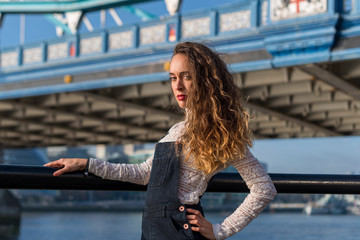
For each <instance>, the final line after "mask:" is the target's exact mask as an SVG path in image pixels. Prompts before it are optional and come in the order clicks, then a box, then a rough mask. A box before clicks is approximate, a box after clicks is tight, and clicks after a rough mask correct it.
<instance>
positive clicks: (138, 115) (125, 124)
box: [0, 56, 360, 148]
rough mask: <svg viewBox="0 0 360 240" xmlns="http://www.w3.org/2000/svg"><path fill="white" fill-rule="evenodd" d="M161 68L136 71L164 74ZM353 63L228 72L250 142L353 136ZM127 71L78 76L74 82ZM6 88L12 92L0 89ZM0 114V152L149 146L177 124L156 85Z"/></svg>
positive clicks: (40, 101)
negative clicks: (241, 101)
mask: <svg viewBox="0 0 360 240" xmlns="http://www.w3.org/2000/svg"><path fill="white" fill-rule="evenodd" d="M231 59H232V58H231V56H230V61H231ZM162 64H163V63H162V62H160V63H159V62H158V63H156V64H153V65H146V66H137V67H136V69H137V71H139V69H142V68H143V69H145V70H144V71H145V72H146V71H149V72H158V71H159V70H161V71H164V70H163V69H162ZM359 64H360V62H359V61H358V60H351V61H344V62H336V63H322V64H310V65H299V66H294V67H285V68H275V69H268V70H261V71H252V72H242V73H236V72H235V73H234V77H235V79H236V82H237V84H238V87H239V88H241V89H242V91H243V93H244V97H248V101H247V103H246V108H247V110H248V112H249V113H250V115H251V116H252V119H251V121H250V126H251V128H252V130H253V132H254V135H255V137H256V138H258V139H259V138H304V137H326V136H349V135H360V94H359V91H360V90H359V88H360V79H359V77H360V67H359ZM146 69H147V70H146ZM132 71H134V68H123V69H113V70H108V71H106V72H96V73H91V74H89V73H87V74H83V75H81V74H79V75H74V81H75V82H76V81H83V80H84V79H88V78H89V77H92V79H94V80H96V78H99V79H101V78H103V77H104V76H111V77H113V76H124V75H127V74H131V73H132ZM39 81H40V80H39ZM41 81H43V82H44V83H45V82H47V83H49V82H56V81H63V78H60V77H59V78H52V79H43V80H41ZM32 84H35V85H36V81H35V82H32ZM39 84H40V83H39ZM7 87H9V88H10V87H14V86H10V85H8V86H7V85H6V84H3V85H1V88H3V89H6V88H7ZM0 115H1V118H0V146H1V147H6V148H13V147H15V148H16V147H39V146H54V145H72V146H74V145H87V144H122V143H140V142H154V141H157V140H159V139H160V138H161V137H162V136H164V135H165V134H166V133H167V130H168V129H169V128H170V127H171V126H172V125H173V124H175V123H176V122H179V121H181V120H182V119H183V112H182V111H181V110H179V109H178V108H177V106H176V102H175V100H174V98H173V96H172V93H171V88H170V84H169V82H168V81H164V80H161V81H158V82H156V81H155V82H151V83H142V84H133V85H126V86H120V87H109V88H101V89H94V90H83V91H74V92H64V93H56V94H48V95H41V96H33V97H26V98H13V99H6V100H1V101H0Z"/></svg>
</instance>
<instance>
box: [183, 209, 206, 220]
mask: <svg viewBox="0 0 360 240" xmlns="http://www.w3.org/2000/svg"><path fill="white" fill-rule="evenodd" d="M186 211H187V212H189V213H192V214H194V215H196V216H198V217H199V218H203V215H202V214H201V212H200V211H198V210H195V209H191V208H188V209H186Z"/></svg>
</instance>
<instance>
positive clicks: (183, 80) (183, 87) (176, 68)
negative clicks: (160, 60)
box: [169, 53, 195, 108]
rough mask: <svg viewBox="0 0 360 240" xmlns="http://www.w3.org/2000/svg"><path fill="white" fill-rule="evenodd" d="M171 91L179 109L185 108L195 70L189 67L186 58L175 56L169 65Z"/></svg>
mask: <svg viewBox="0 0 360 240" xmlns="http://www.w3.org/2000/svg"><path fill="white" fill-rule="evenodd" d="M169 75H170V81H171V89H172V91H173V93H174V96H175V99H176V101H177V103H178V104H179V107H181V108H186V100H187V98H188V95H189V93H190V91H191V88H192V83H193V81H194V80H195V70H194V68H193V67H192V66H191V64H190V62H189V60H188V58H187V56H185V55H184V54H180V53H179V54H176V55H175V56H173V58H172V59H171V63H170V72H169Z"/></svg>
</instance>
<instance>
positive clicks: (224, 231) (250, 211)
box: [213, 151, 277, 240]
mask: <svg viewBox="0 0 360 240" xmlns="http://www.w3.org/2000/svg"><path fill="white" fill-rule="evenodd" d="M232 165H233V166H234V167H235V168H236V169H237V170H238V171H239V173H240V175H241V177H242V178H243V180H244V181H245V182H246V185H247V187H248V188H249V189H250V194H249V195H248V196H247V197H246V198H245V200H244V202H243V203H241V204H240V206H239V207H238V208H237V209H236V210H235V211H234V212H233V213H232V214H231V215H230V216H229V217H227V218H226V219H225V220H224V221H223V222H222V223H221V224H214V225H213V227H214V234H215V237H216V239H217V240H221V239H225V238H228V237H230V236H232V235H233V234H235V233H237V232H239V231H241V230H242V229H243V228H244V227H246V226H247V225H248V224H249V223H250V222H251V221H252V220H253V219H254V218H256V217H257V216H258V215H259V214H260V212H262V211H263V210H264V208H265V207H266V205H267V204H268V203H269V202H270V201H271V200H272V199H274V197H275V196H276V193H277V192H276V189H275V187H274V184H273V183H272V181H271V179H270V177H269V175H268V174H267V173H266V171H265V170H264V168H263V167H262V166H261V164H260V163H259V161H258V160H257V159H256V158H255V157H254V156H253V155H252V154H251V152H250V151H248V153H247V156H246V158H245V159H241V160H238V161H236V162H234V163H233V164H232Z"/></svg>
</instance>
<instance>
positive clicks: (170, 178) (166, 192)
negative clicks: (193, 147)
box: [141, 142, 206, 240]
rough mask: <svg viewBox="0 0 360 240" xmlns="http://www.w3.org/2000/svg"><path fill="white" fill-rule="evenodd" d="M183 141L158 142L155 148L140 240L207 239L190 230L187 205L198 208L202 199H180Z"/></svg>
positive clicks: (199, 208)
mask: <svg viewBox="0 0 360 240" xmlns="http://www.w3.org/2000/svg"><path fill="white" fill-rule="evenodd" d="M180 153H181V145H180V144H175V142H162V143H158V144H157V145H156V148H155V155H154V159H153V164H152V169H151V173H150V179H149V183H148V186H147V191H146V200H145V208H144V212H143V218H142V236H141V240H169V239H170V240H205V239H206V238H205V237H203V236H202V235H201V234H200V233H198V232H193V231H192V230H191V225H190V224H189V222H188V220H187V219H186V208H192V209H196V210H199V211H200V212H201V213H202V214H203V210H202V207H201V205H200V202H199V203H198V204H196V205H185V204H182V203H180V201H179V199H178V195H177V192H178V185H179V155H180Z"/></svg>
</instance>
